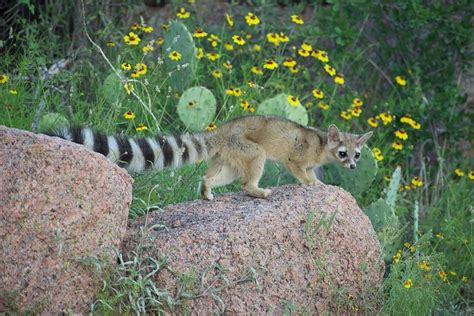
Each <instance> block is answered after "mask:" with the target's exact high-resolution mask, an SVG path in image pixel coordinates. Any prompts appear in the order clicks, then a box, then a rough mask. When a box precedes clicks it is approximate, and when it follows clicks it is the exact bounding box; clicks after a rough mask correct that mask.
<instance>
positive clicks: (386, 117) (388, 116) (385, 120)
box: [380, 112, 393, 125]
mask: <svg viewBox="0 0 474 316" xmlns="http://www.w3.org/2000/svg"><path fill="white" fill-rule="evenodd" d="M380 119H382V123H383V125H387V124H390V123H391V122H392V120H393V116H392V115H391V114H390V113H388V112H383V113H380Z"/></svg>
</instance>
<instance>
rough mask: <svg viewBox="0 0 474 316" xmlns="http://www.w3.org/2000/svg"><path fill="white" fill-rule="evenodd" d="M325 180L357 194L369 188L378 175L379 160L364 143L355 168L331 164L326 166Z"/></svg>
mask: <svg viewBox="0 0 474 316" xmlns="http://www.w3.org/2000/svg"><path fill="white" fill-rule="evenodd" d="M324 169H325V170H324V182H325V183H331V184H335V185H338V186H340V187H342V188H343V189H344V190H347V191H349V192H350V193H351V194H352V195H354V196H357V195H359V194H360V193H362V192H364V191H365V190H367V189H368V188H369V186H370V185H371V184H372V182H373V181H374V179H375V176H376V175H377V171H378V167H377V160H376V159H375V157H374V154H373V153H372V151H371V150H370V149H369V147H367V145H364V146H363V147H362V150H361V159H360V160H359V162H358V163H357V168H355V169H354V170H351V169H347V168H344V167H342V166H339V165H336V164H331V165H327V166H325V167H324Z"/></svg>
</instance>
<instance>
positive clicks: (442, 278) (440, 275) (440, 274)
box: [438, 270, 448, 282]
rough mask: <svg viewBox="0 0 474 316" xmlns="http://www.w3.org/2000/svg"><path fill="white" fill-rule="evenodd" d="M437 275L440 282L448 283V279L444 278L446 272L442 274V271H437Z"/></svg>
mask: <svg viewBox="0 0 474 316" xmlns="http://www.w3.org/2000/svg"><path fill="white" fill-rule="evenodd" d="M438 275H439V277H440V278H441V280H443V281H444V282H446V281H448V277H447V276H446V272H444V271H443V270H441V271H439V272H438Z"/></svg>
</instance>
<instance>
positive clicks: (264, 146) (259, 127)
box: [202, 116, 370, 199]
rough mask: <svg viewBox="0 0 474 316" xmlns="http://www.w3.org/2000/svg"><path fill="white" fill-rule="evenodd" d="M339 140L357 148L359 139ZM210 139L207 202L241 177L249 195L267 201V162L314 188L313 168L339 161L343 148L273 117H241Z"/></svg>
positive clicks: (346, 136)
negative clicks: (217, 190)
mask: <svg viewBox="0 0 474 316" xmlns="http://www.w3.org/2000/svg"><path fill="white" fill-rule="evenodd" d="M336 129H337V128H336ZM339 136H340V142H341V143H345V146H346V147H348V148H349V147H351V148H354V146H355V144H356V139H357V137H358V135H354V134H348V133H339ZM369 137H370V136H369ZM206 138H207V140H208V142H209V144H210V146H211V148H210V150H209V153H210V155H209V156H210V157H212V158H211V162H210V165H209V169H208V171H207V173H206V175H205V176H204V177H203V181H202V195H203V197H204V198H206V199H212V198H213V196H212V193H211V189H212V188H213V187H218V186H222V185H226V184H228V183H231V182H233V181H234V180H236V179H238V178H240V179H242V186H243V188H244V190H246V191H247V192H248V193H249V194H250V195H252V196H255V197H260V198H264V197H268V196H269V195H270V194H271V190H269V189H262V188H260V187H259V186H258V183H259V180H260V178H261V176H262V173H263V167H264V164H265V161H266V160H267V159H269V160H275V161H279V162H281V163H283V164H284V165H285V166H286V168H287V169H288V170H289V171H290V172H291V173H292V174H293V176H295V178H296V179H297V180H298V181H299V182H301V183H303V184H314V183H315V182H317V181H318V180H317V179H316V177H315V175H314V172H313V168H314V167H317V166H321V165H323V164H326V163H330V162H335V161H337V159H335V158H334V150H337V148H338V147H340V146H331V145H335V144H334V143H331V142H328V135H327V133H326V132H323V131H321V130H318V129H315V128H311V127H303V126H301V125H298V124H296V123H294V122H291V121H288V120H286V119H283V118H279V117H272V116H248V117H244V118H239V119H236V120H233V121H230V122H228V123H226V124H224V125H222V126H221V127H220V128H218V129H217V130H215V131H213V132H211V133H210V134H209V135H208V136H207V137H206ZM349 143H351V144H349Z"/></svg>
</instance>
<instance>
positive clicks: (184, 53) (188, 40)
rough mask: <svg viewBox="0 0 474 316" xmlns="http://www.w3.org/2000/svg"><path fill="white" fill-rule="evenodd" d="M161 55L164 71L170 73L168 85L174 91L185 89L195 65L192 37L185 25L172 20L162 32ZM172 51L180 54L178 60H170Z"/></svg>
mask: <svg viewBox="0 0 474 316" xmlns="http://www.w3.org/2000/svg"><path fill="white" fill-rule="evenodd" d="M164 39H165V43H164V50H163V55H164V56H163V57H164V61H165V68H166V71H167V72H168V73H169V74H170V76H171V77H170V85H171V87H172V88H173V90H174V91H176V92H182V91H184V90H186V88H187V87H188V86H189V83H190V82H191V80H192V78H193V77H194V76H193V74H194V70H195V67H196V60H197V59H196V47H195V46H194V41H193V37H192V36H191V33H189V31H188V29H187V28H186V26H185V25H184V24H183V23H181V22H179V21H172V22H170V24H169V26H168V30H167V31H166V32H165V34H164ZM173 51H176V52H178V53H179V54H180V55H181V58H180V59H179V60H172V59H171V58H170V56H169V55H170V53H172V52H173Z"/></svg>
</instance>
